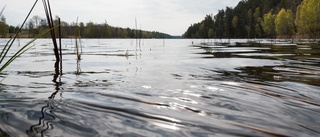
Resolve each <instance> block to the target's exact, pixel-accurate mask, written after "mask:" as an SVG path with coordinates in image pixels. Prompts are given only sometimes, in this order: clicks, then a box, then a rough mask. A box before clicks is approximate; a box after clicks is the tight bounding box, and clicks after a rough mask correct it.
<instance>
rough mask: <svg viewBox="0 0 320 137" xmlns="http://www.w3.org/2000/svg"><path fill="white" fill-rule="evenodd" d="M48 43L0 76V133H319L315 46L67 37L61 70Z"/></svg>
mask: <svg viewBox="0 0 320 137" xmlns="http://www.w3.org/2000/svg"><path fill="white" fill-rule="evenodd" d="M27 41H28V40H27V39H21V40H20V42H21V44H23V43H25V42H27ZM241 41H242V40H232V41H231V42H233V43H234V42H241ZM4 42H5V40H4V39H0V45H3V43H4ZM50 42H51V41H50V40H49V39H48V40H47V39H42V40H39V41H38V42H36V43H35V44H36V46H35V47H34V48H32V49H30V50H29V51H28V52H26V53H25V54H23V55H22V57H21V58H18V59H17V60H16V61H15V62H13V64H12V65H11V66H9V67H8V68H7V69H6V71H5V72H3V73H1V74H0V77H1V79H2V81H1V84H0V108H1V109H0V136H1V137H2V136H281V137H282V136H319V135H320V132H319V129H320V126H319V125H320V119H319V118H318V116H319V113H320V101H319V100H320V92H319V91H320V84H319V83H320V67H319V63H320V46H318V45H292V44H291V45H290V44H287V45H286V44H282V45H263V44H256V45H251V46H249V45H245V44H243V45H237V46H236V44H231V45H226V44H225V45H210V44H211V43H207V44H205V45H200V44H199V45H198V44H197V43H201V42H202V41H200V40H141V41H140V42H139V43H140V44H134V43H135V42H133V40H118V39H117V40H111V39H108V40H102V39H100V40H98V39H97V40H95V39H88V40H83V41H82V43H83V45H84V46H83V53H82V60H81V62H80V61H79V60H77V58H76V56H75V55H74V49H73V45H74V43H72V41H71V40H70V39H65V40H63V44H62V46H63V54H64V55H63V75H62V73H61V71H56V70H55V69H54V63H55V59H54V54H53V52H52V47H51V46H52V44H51V43H50Z"/></svg>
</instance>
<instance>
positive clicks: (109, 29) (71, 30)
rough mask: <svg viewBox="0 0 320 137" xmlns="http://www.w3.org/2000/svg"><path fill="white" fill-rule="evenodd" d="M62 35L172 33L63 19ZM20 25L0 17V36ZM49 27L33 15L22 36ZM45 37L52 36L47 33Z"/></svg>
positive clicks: (147, 35)
mask: <svg viewBox="0 0 320 137" xmlns="http://www.w3.org/2000/svg"><path fill="white" fill-rule="evenodd" d="M54 23H55V24H56V25H57V24H58V17H56V19H55V20H54ZM60 26H61V36H62V37H63V38H71V37H75V36H78V35H79V31H80V37H82V38H172V36H171V35H169V34H165V33H161V32H157V31H145V30H140V29H130V28H121V27H113V26H110V25H109V24H108V23H107V22H105V23H93V22H91V21H90V22H88V23H83V22H80V23H77V22H72V23H68V22H65V21H61V24H60ZM18 28H19V27H15V26H12V25H8V24H7V23H6V18H5V16H3V15H2V16H1V18H0V36H1V37H9V36H10V34H14V33H16V32H17V31H18V30H19V29H18ZM47 28H48V24H47V20H46V19H45V18H41V17H40V16H37V15H36V16H33V17H32V18H30V19H29V20H28V22H27V23H26V25H25V26H24V29H23V30H22V32H20V34H21V36H22V37H28V38H32V37H35V36H36V35H38V34H39V33H41V32H42V31H44V30H45V29H47ZM44 37H50V36H49V34H47V35H46V36H44Z"/></svg>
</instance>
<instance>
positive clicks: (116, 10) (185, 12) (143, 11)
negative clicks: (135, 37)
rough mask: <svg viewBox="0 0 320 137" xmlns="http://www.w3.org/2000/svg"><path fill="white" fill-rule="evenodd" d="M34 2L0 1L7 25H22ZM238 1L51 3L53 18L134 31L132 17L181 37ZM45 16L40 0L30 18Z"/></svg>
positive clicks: (63, 0) (60, 0)
mask: <svg viewBox="0 0 320 137" xmlns="http://www.w3.org/2000/svg"><path fill="white" fill-rule="evenodd" d="M34 1H35V0H0V8H2V7H4V6H5V5H6V9H5V10H4V12H3V15H4V16H5V17H6V19H7V23H8V24H9V25H18V24H20V23H22V21H23V20H24V18H25V16H26V15H27V12H28V11H29V9H30V8H31V7H32V5H33V3H34ZM239 1H240V0H51V1H50V3H51V8H52V12H53V16H55V15H58V16H59V17H60V18H61V20H63V21H66V22H69V23H70V22H75V21H76V19H77V17H79V22H84V23H87V22H89V21H92V22H94V23H104V22H105V21H107V23H108V24H109V25H111V26H116V27H123V28H126V27H129V28H134V26H135V18H137V21H138V26H140V25H141V28H142V29H143V30H149V31H160V32H164V33H168V34H171V35H182V34H183V33H184V32H185V31H186V30H187V29H188V27H189V26H190V25H191V24H193V23H197V22H200V21H201V20H203V19H204V17H205V16H206V14H214V15H215V14H216V13H217V12H218V10H220V9H225V8H226V6H229V7H235V6H236V5H237V4H238V2H239ZM33 15H39V16H40V17H43V18H44V17H45V14H44V10H43V6H42V1H41V0H39V1H38V4H37V5H36V8H35V10H34V11H33V12H32V15H31V17H32V16H33Z"/></svg>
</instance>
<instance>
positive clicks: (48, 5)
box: [42, 0, 62, 71]
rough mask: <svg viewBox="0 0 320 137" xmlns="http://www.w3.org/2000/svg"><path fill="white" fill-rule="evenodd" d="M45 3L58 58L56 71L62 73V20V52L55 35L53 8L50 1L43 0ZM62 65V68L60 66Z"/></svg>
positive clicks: (54, 49) (55, 53)
mask: <svg viewBox="0 0 320 137" xmlns="http://www.w3.org/2000/svg"><path fill="white" fill-rule="evenodd" d="M42 3H43V7H44V11H45V14H46V17H47V23H48V26H49V29H50V34H51V39H52V43H53V47H54V48H53V51H54V55H55V57H56V63H55V69H56V71H58V70H60V71H62V51H61V50H62V49H61V27H60V18H59V19H58V22H59V24H58V26H59V33H58V34H59V43H60V45H59V47H60V50H59V48H58V43H57V39H56V33H55V28H56V27H55V24H54V20H53V18H52V12H51V7H50V2H49V0H42ZM59 63H60V66H59Z"/></svg>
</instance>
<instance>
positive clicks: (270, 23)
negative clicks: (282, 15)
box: [262, 10, 276, 38]
mask: <svg viewBox="0 0 320 137" xmlns="http://www.w3.org/2000/svg"><path fill="white" fill-rule="evenodd" d="M272 11H273V10H270V11H269V13H268V14H265V15H264V16H263V23H262V27H263V31H264V32H265V33H266V34H267V35H268V36H269V37H273V38H275V37H276V25H275V19H276V15H274V14H272Z"/></svg>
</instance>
